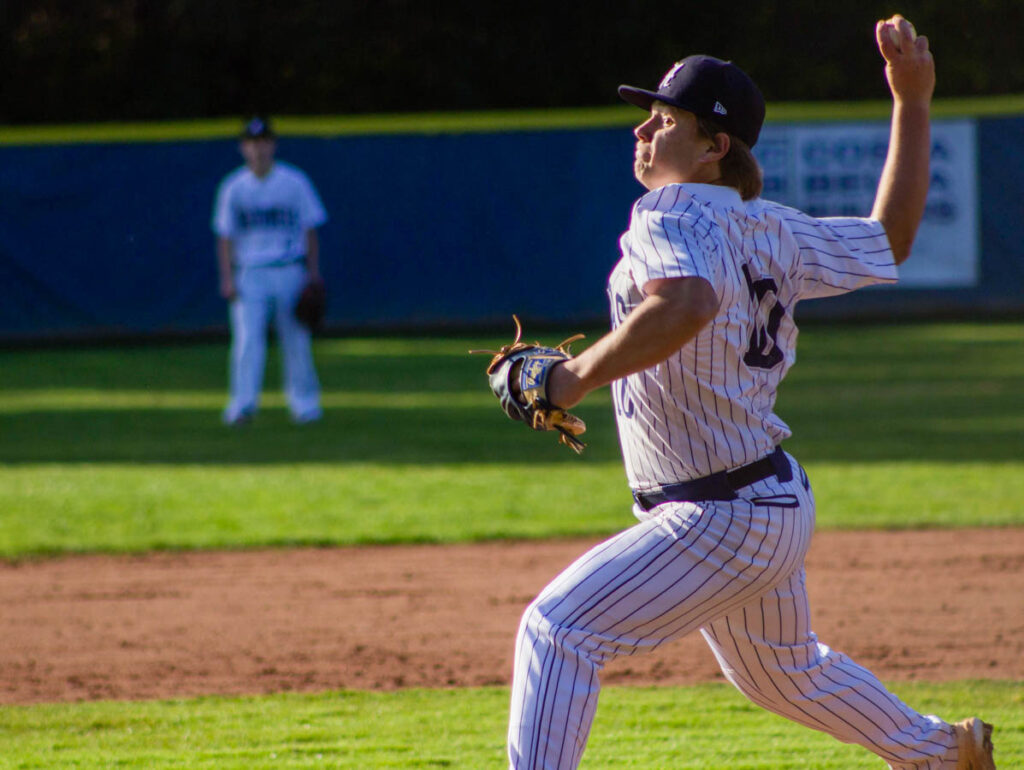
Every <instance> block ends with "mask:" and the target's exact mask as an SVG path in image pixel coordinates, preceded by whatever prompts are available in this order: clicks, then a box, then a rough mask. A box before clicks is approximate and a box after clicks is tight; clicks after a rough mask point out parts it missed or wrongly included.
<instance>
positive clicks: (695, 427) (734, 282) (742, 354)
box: [608, 184, 897, 490]
mask: <svg viewBox="0 0 1024 770" xmlns="http://www.w3.org/2000/svg"><path fill="white" fill-rule="evenodd" d="M619 245H620V248H621V250H622V258H621V259H620V261H619V263H618V264H617V265H616V267H615V269H614V270H613V271H612V273H611V276H610V278H609V281H608V297H609V300H610V302H611V314H612V325H613V327H617V326H618V325H619V324H621V323H622V322H623V321H624V320H625V318H626V316H628V315H629V313H630V312H631V311H632V310H633V308H635V307H636V306H637V305H638V304H640V302H641V301H643V299H644V297H645V296H646V295H645V294H644V291H643V287H644V286H645V284H646V283H647V282H648V281H650V280H652V279H658V278H681V277H687V276H698V277H701V278H704V279H706V280H707V281H708V282H709V283H710V284H711V286H712V287H714V290H715V293H716V294H717V295H718V298H719V300H720V307H719V310H718V314H717V315H716V317H715V318H714V319H713V320H712V321H711V322H710V323H709V324H707V325H706V326H705V327H704V328H703V329H701V331H700V332H699V333H698V334H697V336H696V338H694V339H693V340H691V341H690V342H689V343H688V344H687V345H685V346H684V347H683V348H682V349H681V350H680V351H679V352H677V353H675V354H674V355H673V356H671V357H670V358H669V359H668V360H666V361H664V362H662V363H661V364H659V365H657V366H655V367H652V368H650V369H646V370H644V371H642V372H638V373H636V374H633V375H630V376H629V377H626V378H624V379H622V380H618V381H616V382H614V383H612V395H613V400H614V403H615V413H616V420H617V423H618V428H619V439H620V441H621V443H622V451H623V455H624V458H625V465H626V474H627V476H628V478H629V483H630V486H631V487H632V488H633V489H641V490H644V489H650V488H652V487H656V486H660V485H664V484H671V483H673V482H678V481H686V480H689V479H692V478H697V477H700V476H706V475H708V474H709V473H714V472H716V471H720V470H725V469H729V468H735V467H737V466H740V465H745V464H747V463H750V462H753V461H755V460H758V459H760V458H761V457H764V456H765V455H767V454H768V453H770V452H771V451H772V450H773V448H774V447H775V446H776V445H777V444H779V442H781V441H782V440H783V439H786V438H788V437H789V436H790V430H789V427H788V426H787V425H786V424H785V423H784V422H783V421H782V420H781V419H779V417H778V416H776V415H775V413H774V411H773V410H774V407H775V396H776V388H777V387H778V385H779V383H780V382H781V381H782V378H783V377H784V376H785V374H786V372H787V371H788V370H789V368H790V366H792V365H793V363H794V361H795V360H796V337H797V329H796V326H795V324H794V322H793V309H794V307H795V306H796V303H797V302H798V301H799V300H801V299H805V298H813V297H826V296H830V295H835V294H842V293H844V292H848V291H852V290H854V289H857V288H860V287H862V286H868V285H871V284H877V283H892V282H894V281H895V280H896V277H897V275H896V266H895V264H894V262H893V256H892V252H891V250H890V248H889V240H888V237H887V236H886V234H885V229H884V228H883V226H882V225H881V223H880V222H878V221H877V220H872V219H860V218H826V219H816V218H814V217H811V216H808V215H807V214H804V213H802V212H800V211H798V210H796V209H792V208H789V207H787V206H783V205H781V204H778V203H772V202H770V201H765V200H761V199H755V200H752V201H743V200H742V199H741V198H740V196H739V193H738V192H737V191H736V190H734V189H732V188H729V187H723V186H719V185H705V184H672V185H667V186H665V187H662V188H660V189H657V190H653V191H651V192H649V193H647V194H646V195H644V196H643V197H642V198H640V200H638V201H637V203H636V204H635V206H634V207H633V213H632V217H631V221H630V225H629V230H628V231H627V232H626V233H624V234H623V236H622V237H621V239H620V242H619Z"/></svg>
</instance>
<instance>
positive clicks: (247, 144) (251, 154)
mask: <svg viewBox="0 0 1024 770" xmlns="http://www.w3.org/2000/svg"><path fill="white" fill-rule="evenodd" d="M276 149H277V142H275V141H274V140H273V139H270V138H260V139H243V140H242V142H241V151H242V157H243V158H245V165H247V166H248V167H249V169H250V170H251V171H252V172H253V173H254V174H255V175H256V176H259V177H262V176H266V174H267V172H269V171H270V167H271V166H272V165H274V151H275V150H276Z"/></svg>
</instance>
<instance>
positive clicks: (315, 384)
mask: <svg viewBox="0 0 1024 770" xmlns="http://www.w3.org/2000/svg"><path fill="white" fill-rule="evenodd" d="M305 283H306V268H305V266H304V265H303V264H302V263H301V262H295V263H293V264H290V265H284V266H278V267H244V268H240V269H239V270H238V271H237V272H236V274H235V289H236V291H237V297H236V298H235V299H234V300H233V301H232V302H231V365H230V379H231V386H230V387H231V398H230V401H229V402H228V405H227V408H226V409H225V410H224V420H225V422H231V421H233V420H235V419H236V418H237V417H238V416H239V415H241V414H246V413H253V412H255V411H256V409H257V408H258V407H259V401H260V391H261V390H262V389H263V371H264V368H265V365H266V360H267V327H268V325H269V323H270V321H271V320H273V322H274V328H275V330H276V332H277V339H278V341H279V342H280V345H281V365H282V370H283V373H284V392H285V397H286V399H287V402H288V409H289V411H290V412H291V414H292V417H293V418H295V419H296V420H310V419H316V418H318V417H320V415H321V410H320V382H319V381H318V380H317V376H316V369H315V368H314V366H313V348H312V335H311V333H310V331H309V329H308V328H307V327H305V326H303V325H302V324H301V323H299V322H298V320H296V318H295V315H294V309H295V303H296V301H297V300H298V297H299V294H300V293H301V292H302V287H303V286H305Z"/></svg>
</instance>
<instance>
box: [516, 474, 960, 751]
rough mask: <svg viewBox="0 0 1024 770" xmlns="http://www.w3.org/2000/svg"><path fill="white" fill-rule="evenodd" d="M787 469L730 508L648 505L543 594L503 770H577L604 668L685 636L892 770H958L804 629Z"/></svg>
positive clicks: (933, 731) (921, 718)
mask: <svg viewBox="0 0 1024 770" xmlns="http://www.w3.org/2000/svg"><path fill="white" fill-rule="evenodd" d="M790 461H791V463H792V464H793V465H794V468H795V473H794V477H793V480H792V481H789V482H780V481H778V479H776V478H775V477H774V476H772V477H769V478H768V479H765V480H763V481H759V482H756V483H755V484H752V485H751V486H749V487H747V488H745V489H742V490H740V493H739V494H740V499H738V500H732V501H710V502H702V503H699V504H698V503H669V504H666V505H662V506H660V507H658V508H656V509H654V510H653V511H651V512H650V513H649V514H648V516H649V518H647V519H646V520H643V521H641V523H640V524H638V525H636V526H634V527H632V528H630V529H628V530H626V531H625V532H622V533H620V534H619V535H617V536H616V537H613V538H612V539H610V540H607V541H606V542H604V543H602V544H600V545H598V546H596V547H595V548H593V549H591V550H590V551H589V552H588V553H586V554H584V555H583V556H582V557H580V558H579V559H577V561H576V562H575V563H574V564H572V565H571V566H570V567H569V568H568V569H566V570H565V571H564V572H562V574H561V575H559V576H558V577H557V578H555V580H554V581H553V582H552V583H551V584H550V585H548V586H547V587H546V588H545V589H544V590H543V591H542V592H541V594H540V596H538V597H537V599H536V600H534V602H533V603H532V604H531V605H530V606H529V607H528V608H527V610H526V612H525V613H524V615H523V619H522V622H521V624H520V627H519V635H518V638H517V640H516V657H515V676H514V680H513V685H512V703H511V710H510V720H509V733H508V751H509V759H510V763H511V764H510V767H511V768H513V770H528V769H529V770H540V769H541V768H544V769H545V770H556V769H557V770H564V769H565V768H575V767H577V766H578V765H579V762H580V758H581V756H582V753H583V749H584V747H585V745H586V741H587V736H588V734H589V731H590V725H591V723H592V721H593V718H594V713H595V710H596V708H597V696H598V691H599V689H600V684H599V681H598V674H599V671H600V670H601V668H602V667H603V666H604V664H605V663H606V662H607V661H609V660H610V659H612V658H615V657H617V656H620V655H633V654H635V653H638V652H643V651H647V650H652V649H654V648H656V647H658V646H659V645H661V644H662V643H664V642H667V641H669V640H671V639H677V638H679V637H681V636H684V635H685V634H688V633H690V632H691V631H695V630H697V629H700V630H701V633H702V634H703V635H704V638H705V639H706V640H707V642H708V644H709V645H710V646H711V649H712V651H713V652H714V654H715V656H716V658H717V659H718V662H719V664H720V665H721V667H722V671H723V672H724V673H725V675H726V677H727V678H728V679H729V681H730V682H732V683H733V685H735V686H736V687H737V688H738V689H739V690H740V691H741V692H742V693H743V694H744V695H746V696H747V697H748V698H749V699H750V700H751V701H752V702H754V703H756V704H757V705H759V706H762V707H763V708H765V709H768V710H769V711H773V712H775V713H776V714H780V715H781V716H784V717H786V718H788V719H791V720H793V721H794V722H798V723H799V724H802V725H806V726H807V727H811V728H814V729H816V730H821V731H823V732H826V733H828V734H830V735H832V736H834V737H835V738H837V739H839V740H840V741H843V742H845V743H856V744H859V745H861V746H863V747H865V748H866V749H868V750H869V751H872V752H874V753H875V754H877V755H878V756H880V757H881V758H882V759H884V760H885V761H886V762H888V763H889V766H890V767H892V768H899V769H900V770H903V769H904V768H918V769H920V768H927V769H928V770H939V769H940V768H955V767H956V751H957V750H956V739H955V737H954V734H953V731H952V728H951V727H950V726H949V725H948V724H946V723H945V722H943V721H941V720H939V719H938V718H936V717H932V716H925V715H922V714H919V713H917V712H916V711H914V710H913V709H911V708H909V707H908V706H906V705H905V704H903V703H902V702H900V701H899V700H898V699H897V698H896V697H895V696H894V695H892V694H891V693H890V692H888V690H886V689H885V687H884V686H883V685H882V684H881V683H880V682H879V681H878V680H877V678H876V677H875V676H874V675H873V674H872V673H871V672H870V671H868V670H867V669H865V668H863V667H861V666H859V665H857V664H856V663H854V662H853V661H852V660H850V659H849V658H847V657H846V656H844V655H842V654H841V653H837V652H834V651H832V650H830V649H829V648H828V647H826V646H825V645H823V644H821V643H819V642H818V640H817V637H816V636H815V635H814V632H813V631H812V630H811V626H810V611H809V607H808V603H807V590H806V586H805V582H804V568H803V561H804V556H805V554H806V552H807V548H808V546H809V544H810V539H811V533H812V531H813V529H814V497H813V494H812V493H811V491H810V488H809V485H807V484H806V476H805V475H804V474H803V472H802V469H800V468H799V466H797V465H796V463H795V462H793V461H792V458H790Z"/></svg>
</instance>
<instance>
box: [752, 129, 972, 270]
mask: <svg viewBox="0 0 1024 770" xmlns="http://www.w3.org/2000/svg"><path fill="white" fill-rule="evenodd" d="M888 147H889V124H888V121H879V122H871V123H866V122H865V123H843V124H836V123H828V124H820V125H819V124H804V125H771V124H769V125H766V126H765V127H764V130H763V131H762V132H761V138H760V140H759V141H758V143H757V147H756V148H755V149H754V154H755V155H756V156H757V158H758V160H759V161H760V162H761V165H762V166H763V167H764V193H763V196H764V197H765V198H767V199H769V200H775V201H779V202H780V203H785V204H787V205H790V206H793V207H795V208H798V209H800V210H802V211H806V212H807V213H808V214H811V215H813V216H818V217H828V216H867V215H868V214H869V213H870V211H871V206H872V204H873V202H874V198H875V190H876V188H877V186H878V179H879V177H880V176H881V174H882V165H883V163H884V162H885V155H886V152H887V151H888ZM975 158H976V147H975V123H974V121H973V120H970V119H961V120H945V121H933V123H932V151H931V185H930V187H929V191H928V203H927V208H926V210H925V215H924V220H923V221H922V223H921V228H920V229H919V230H918V234H917V239H916V240H915V242H914V248H913V251H912V258H911V259H910V260H909V261H908V262H906V263H904V264H903V265H901V266H900V282H899V286H901V287H903V288H907V287H919V288H945V287H958V286H974V285H976V284H977V282H978V261H979V253H978V252H979V247H978V240H979V238H978V211H977V208H978V196H977V178H976V161H975Z"/></svg>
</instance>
